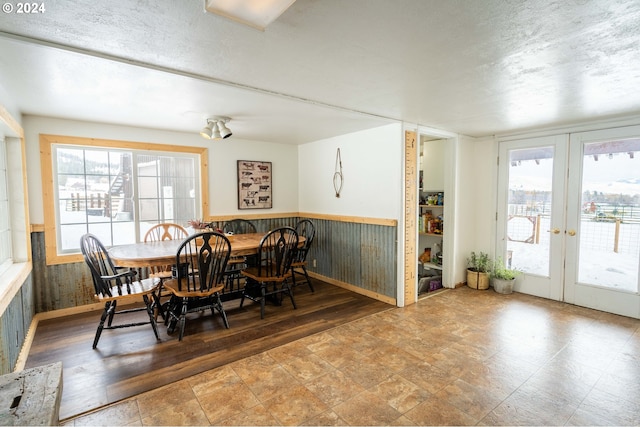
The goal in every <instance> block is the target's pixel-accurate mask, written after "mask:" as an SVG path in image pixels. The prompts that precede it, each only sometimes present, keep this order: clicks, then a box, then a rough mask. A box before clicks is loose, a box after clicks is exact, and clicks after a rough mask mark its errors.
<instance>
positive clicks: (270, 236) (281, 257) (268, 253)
mask: <svg viewBox="0 0 640 427" xmlns="http://www.w3.org/2000/svg"><path fill="white" fill-rule="evenodd" d="M297 246H298V233H296V230H295V229H293V228H291V227H281V228H278V229H276V230H273V231H271V232H269V233H267V234H266V235H265V236H264V237H263V238H262V240H261V241H260V246H259V247H258V260H259V262H258V276H261V277H282V276H284V275H285V274H287V273H288V272H289V270H290V268H291V262H292V261H293V256H294V254H295V249H296V247H297Z"/></svg>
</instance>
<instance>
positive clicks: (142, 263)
mask: <svg viewBox="0 0 640 427" xmlns="http://www.w3.org/2000/svg"><path fill="white" fill-rule="evenodd" d="M265 234H266V233H247V234H233V235H227V238H228V239H229V243H231V257H242V256H251V255H255V254H257V253H258V247H259V246H260V242H261V241H262V238H263V237H264V236H265ZM182 242H184V240H181V239H175V240H159V241H153V242H140V243H129V244H125V245H117V246H112V247H111V248H110V249H109V256H110V257H111V260H112V261H113V263H114V264H115V265H116V266H118V267H128V268H146V267H160V266H166V265H172V264H175V261H176V254H177V252H178V248H179V247H180V245H181V244H182ZM303 244H304V236H299V240H298V245H299V246H301V245H303ZM227 291H231V290H227ZM225 293H226V294H227V295H224V297H223V300H227V299H232V298H237V297H239V295H238V290H237V289H234V290H233V292H225Z"/></svg>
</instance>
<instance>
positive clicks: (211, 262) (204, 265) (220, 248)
mask: <svg viewBox="0 0 640 427" xmlns="http://www.w3.org/2000/svg"><path fill="white" fill-rule="evenodd" d="M230 253H231V243H230V242H229V239H227V237H226V236H224V235H222V234H220V233H218V232H215V231H210V232H203V233H198V234H194V235H192V236H190V237H188V238H187V239H185V241H184V242H182V244H181V245H180V247H179V248H178V252H177V254H176V266H180V267H179V268H177V279H178V288H179V289H180V290H181V291H187V292H194V291H200V292H204V291H208V290H210V289H211V288H213V287H215V286H218V285H220V284H222V282H223V279H224V273H225V270H226V268H227V262H228V261H229V254H230Z"/></svg>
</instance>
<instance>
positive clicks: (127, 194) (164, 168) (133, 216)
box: [52, 144, 201, 253]
mask: <svg viewBox="0 0 640 427" xmlns="http://www.w3.org/2000/svg"><path fill="white" fill-rule="evenodd" d="M52 148H53V150H54V152H53V153H52V154H54V159H56V161H55V162H54V180H55V182H56V189H57V211H56V213H57V218H56V220H57V227H58V233H59V236H58V241H59V243H58V245H59V246H58V252H59V253H65V252H66V253H69V252H77V251H78V250H79V241H80V237H81V236H82V235H83V234H84V233H86V232H87V231H89V232H92V233H94V234H96V236H98V238H99V239H100V240H102V241H103V243H104V244H105V245H107V246H111V245H115V244H122V243H132V242H135V241H137V240H138V241H139V240H142V238H143V237H144V232H146V230H147V229H148V228H149V225H145V226H143V225H142V223H145V224H156V223H158V222H163V221H174V222H178V223H183V224H186V223H187V222H188V221H189V220H190V219H193V218H200V217H201V215H200V213H199V208H198V206H199V205H200V204H199V198H200V197H199V194H198V196H196V194H195V193H196V192H197V191H199V188H198V186H197V180H196V177H199V169H198V168H199V164H200V163H199V161H198V160H199V159H198V154H185V153H175V154H173V153H166V154H164V153H150V152H149V151H147V150H144V151H142V150H141V151H139V152H138V151H135V150H126V151H125V150H118V149H113V148H104V149H101V148H96V147H84V148H83V147H73V148H69V147H63V146H61V145H59V144H58V145H53V146H52Z"/></svg>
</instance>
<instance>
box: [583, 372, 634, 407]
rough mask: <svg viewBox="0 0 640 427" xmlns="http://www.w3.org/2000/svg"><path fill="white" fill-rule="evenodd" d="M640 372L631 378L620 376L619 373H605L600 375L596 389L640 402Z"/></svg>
mask: <svg viewBox="0 0 640 427" xmlns="http://www.w3.org/2000/svg"><path fill="white" fill-rule="evenodd" d="M639 378H640V374H638V376H637V377H636V378H635V379H634V380H631V379H629V378H627V377H619V376H617V375H611V374H604V375H603V376H602V377H600V380H598V382H597V384H596V385H595V387H594V388H595V389H597V390H600V391H604V392H607V393H609V394H612V395H614V396H617V397H618V398H619V399H623V400H628V401H629V402H640V381H638V379H639Z"/></svg>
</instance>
